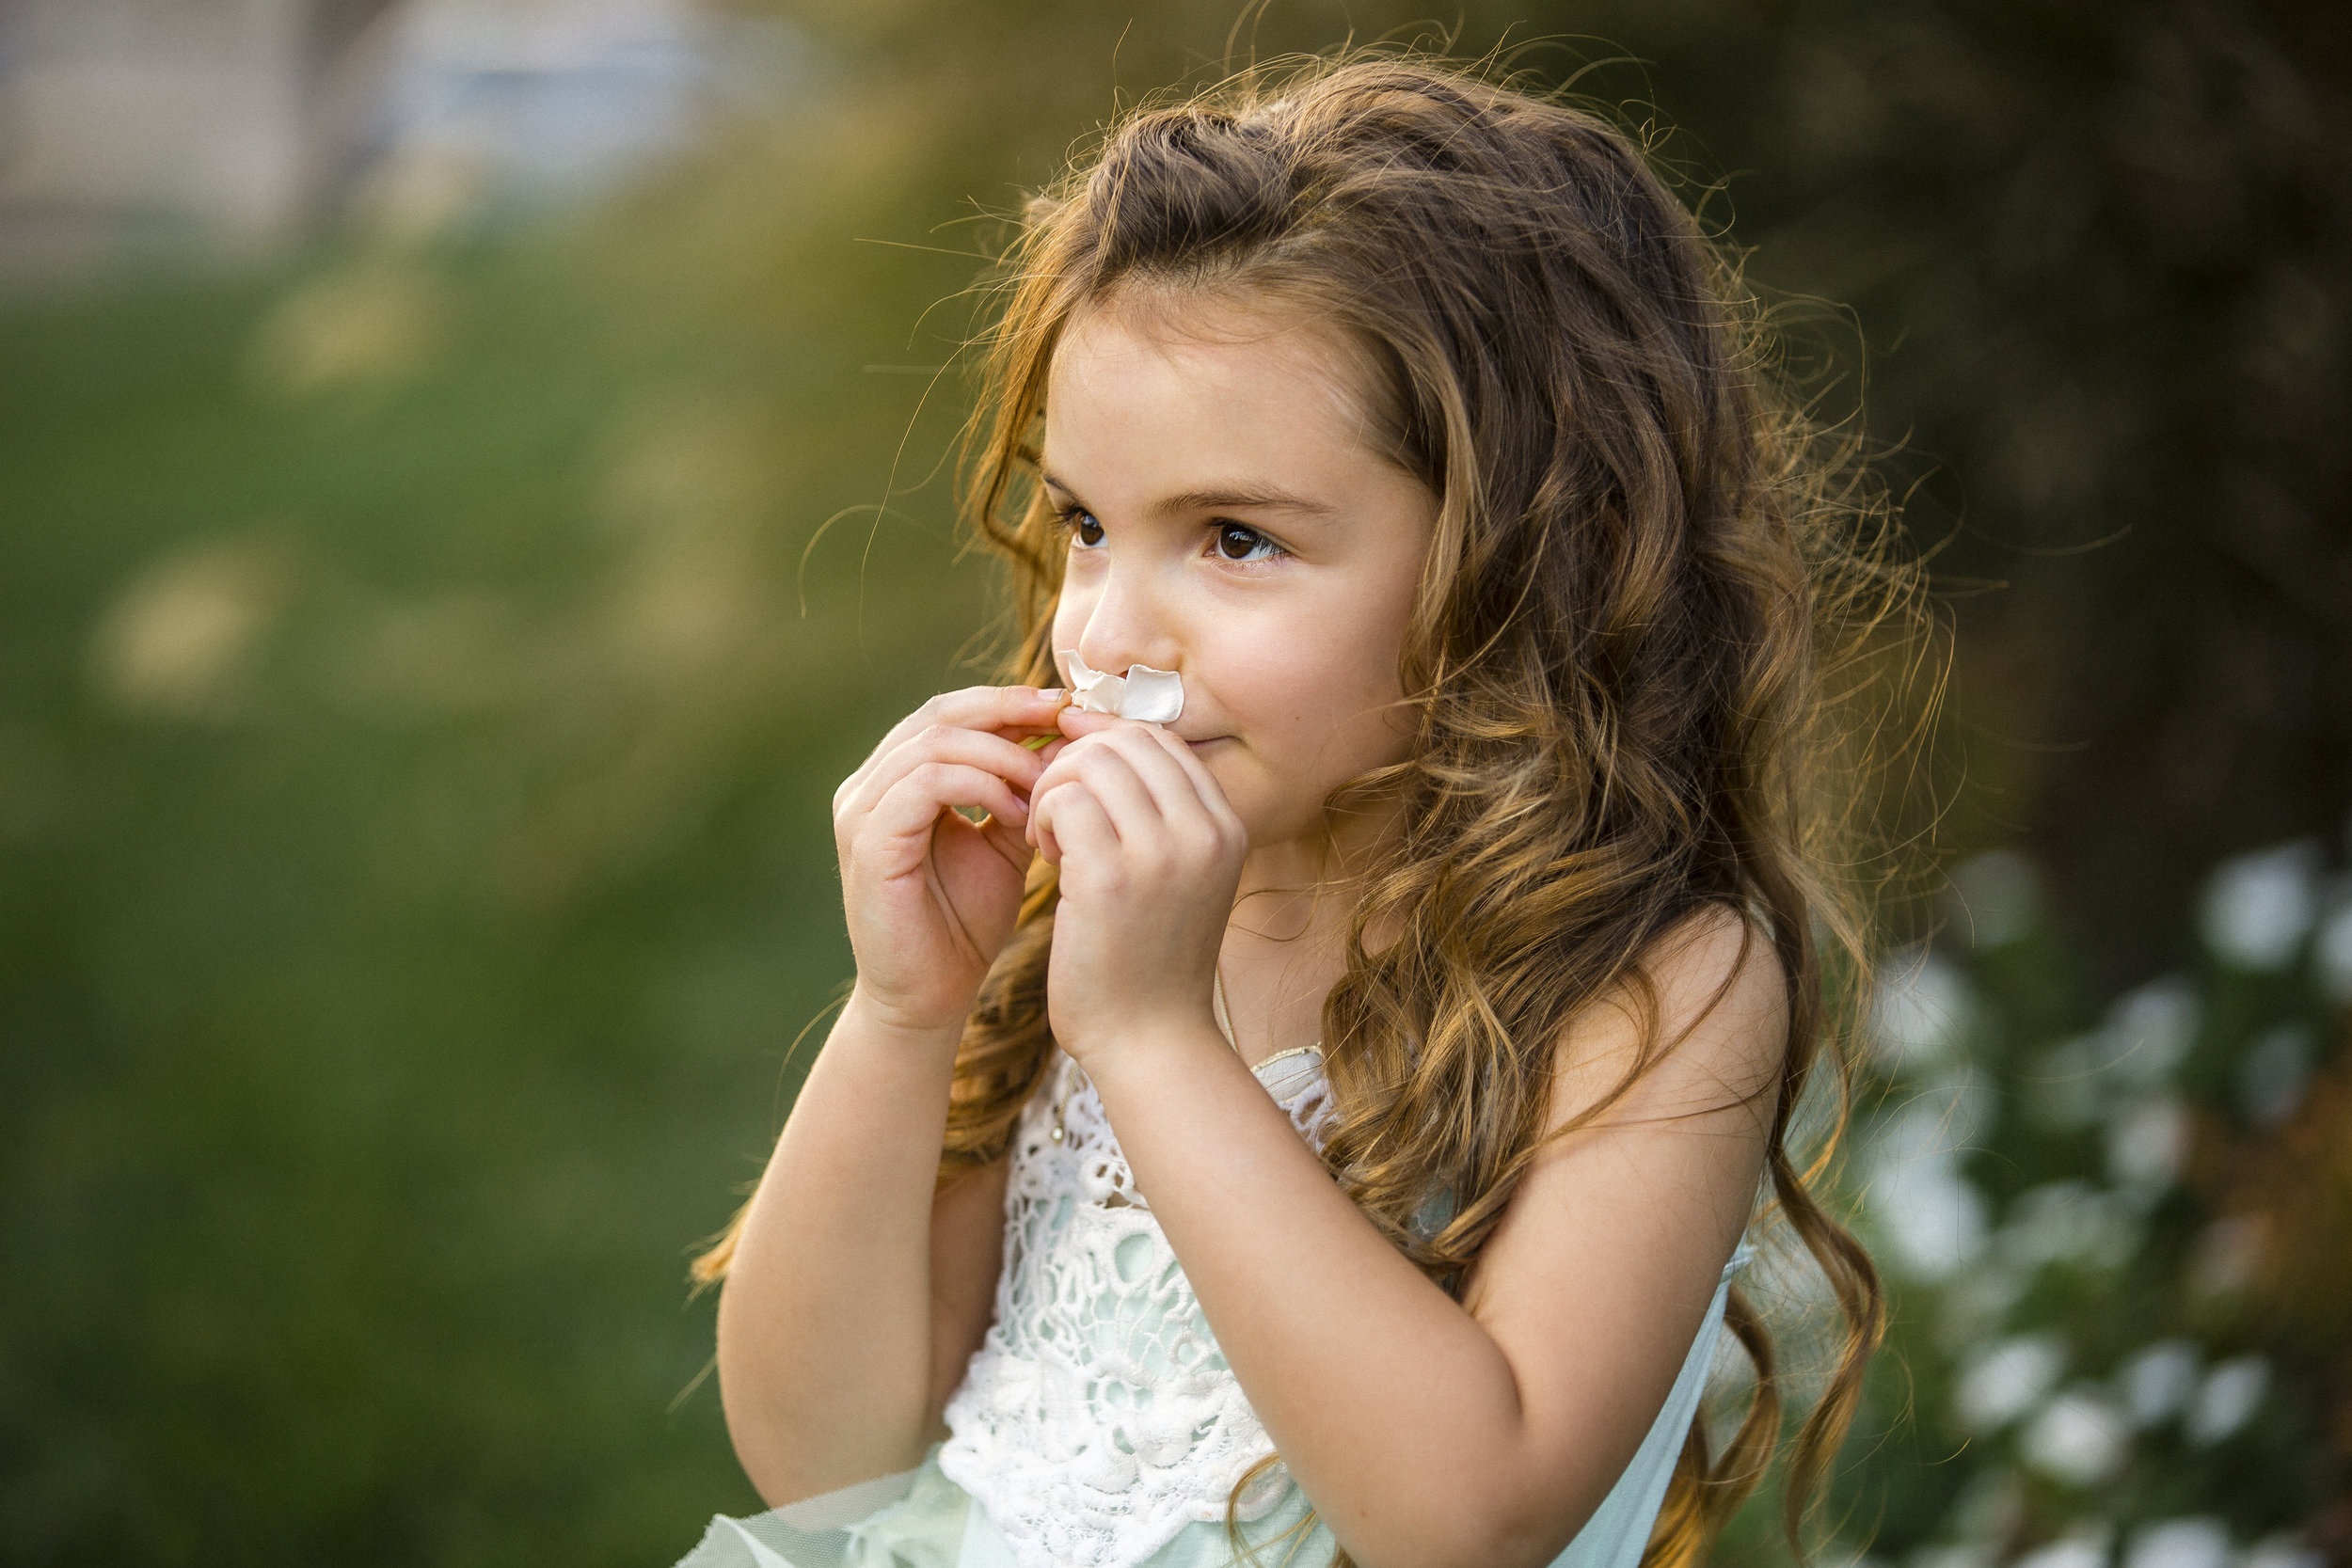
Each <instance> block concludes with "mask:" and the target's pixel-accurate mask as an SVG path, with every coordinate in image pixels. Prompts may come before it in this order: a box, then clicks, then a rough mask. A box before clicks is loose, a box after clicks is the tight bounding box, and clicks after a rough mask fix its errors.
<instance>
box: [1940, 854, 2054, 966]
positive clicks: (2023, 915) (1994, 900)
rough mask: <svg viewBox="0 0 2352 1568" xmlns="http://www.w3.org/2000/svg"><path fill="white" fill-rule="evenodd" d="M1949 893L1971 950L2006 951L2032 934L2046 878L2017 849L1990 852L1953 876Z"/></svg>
mask: <svg viewBox="0 0 2352 1568" xmlns="http://www.w3.org/2000/svg"><path fill="white" fill-rule="evenodd" d="M1951 893H1952V899H1953V901H1954V902H1955V903H1957V904H1959V906H1960V912H1961V926H1960V930H1961V934H1962V935H1963V936H1964V937H1966V938H1967V939H1968V942H1969V945H1971V946H1972V947H1975V948H1978V949H1979V950H1982V949H1984V948H1988V947H2006V946H2007V945H2008V944H2009V943H2010V942H2015V941H2017V940H2018V939H2019V938H2020V937H2023V936H2025V935H2026V933H2027V932H2029V931H2031V930H2032V929H2033V925H2034V918H2035V912H2036V910H2037V908H2038V906H2039V905H2040V904H2041V902H2042V874H2041V872H2039V871H2038V870H2036V869H2035V867H2034V863H2033V862H2031V861H2029V860H2027V859H2026V857H2025V856H2023V855H2021V854H2019V853H2018V852H2017V851H2016V850H2014V849H1992V850H1988V851H1986V852H1985V853H1984V854H1981V855H1978V856H1975V857H1974V858H1972V859H1970V860H1968V861H1965V862H1963V863H1962V864H1961V865H1960V866H1959V867H1958V868H1956V869H1955V870H1954V871H1953V872H1952V886H1951Z"/></svg>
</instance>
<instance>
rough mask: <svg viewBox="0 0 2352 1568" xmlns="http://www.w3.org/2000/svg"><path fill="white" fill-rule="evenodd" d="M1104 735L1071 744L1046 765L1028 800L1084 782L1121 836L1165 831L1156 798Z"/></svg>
mask: <svg viewBox="0 0 2352 1568" xmlns="http://www.w3.org/2000/svg"><path fill="white" fill-rule="evenodd" d="M1111 740H1112V737H1111V736H1102V737H1100V738H1096V739H1091V740H1089V741H1088V742H1087V743H1086V744H1084V745H1073V747H1071V749H1070V750H1069V751H1068V752H1065V753H1064V754H1063V755H1062V756H1061V757H1060V758H1058V759H1057V761H1056V762H1055V763H1054V765H1053V767H1051V768H1047V769H1046V777H1044V778H1042V779H1040V780H1039V781H1038V784H1037V787H1036V788H1035V789H1034V790H1032V791H1031V792H1030V795H1029V799H1030V800H1031V801H1033V802H1034V801H1037V800H1052V799H1053V798H1054V796H1055V795H1057V794H1058V793H1059V792H1060V791H1061V790H1062V789H1063V788H1065V787H1067V786H1068V785H1070V784H1073V783H1081V782H1082V783H1084V784H1085V785H1086V786H1087V787H1088V788H1089V789H1091V790H1092V791H1093V792H1094V796H1095V800H1097V802H1098V803H1099V804H1100V805H1101V806H1102V807H1103V809H1104V811H1105V812H1107V813H1109V814H1110V819H1111V822H1112V823H1113V825H1114V826H1116V827H1117V828H1118V830H1119V836H1120V838H1121V839H1122V840H1128V841H1138V840H1143V839H1150V838H1156V837H1158V836H1160V835H1161V834H1163V833H1165V832H1167V826H1166V823H1165V821H1164V819H1163V818H1162V816H1161V813H1160V808H1159V802H1158V801H1156V800H1153V799H1152V791H1151V790H1150V789H1149V788H1148V787H1147V786H1146V785H1145V784H1144V782H1143V781H1142V780H1141V779H1140V778H1138V777H1136V769H1135V765H1134V764H1133V763H1131V762H1130V761H1129V760H1128V759H1127V758H1126V757H1125V756H1124V755H1123V754H1121V752H1120V751H1119V749H1118V748H1117V747H1116V746H1114V745H1113V744H1111Z"/></svg>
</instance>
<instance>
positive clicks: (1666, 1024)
mask: <svg viewBox="0 0 2352 1568" xmlns="http://www.w3.org/2000/svg"><path fill="white" fill-rule="evenodd" d="M1787 1050H1788V978H1787V976H1786V975H1785V974H1783V973H1782V970H1781V964H1780V958H1779V956H1778V954H1777V953H1776V952H1775V951H1774V949H1773V947H1772V942H1771V941H1770V940H1769V939H1768V938H1767V937H1766V936H1765V935H1764V933H1763V932H1762V931H1760V930H1758V929H1757V928H1756V925H1755V923H1754V922H1753V921H1750V920H1749V919H1747V918H1746V917H1744V916H1742V915H1741V914H1740V913H1739V912H1738V911H1734V910H1732V909H1731V908H1729V907H1728V906H1725V905H1722V904H1710V905H1708V906H1707V907H1705V908H1703V909H1701V910H1698V911H1693V912H1692V914H1690V915H1689V916H1687V917H1686V918H1685V919H1683V920H1682V921H1680V922H1679V923H1677V925H1675V926H1674V927H1671V928H1669V929H1668V930H1666V931H1665V932H1663V933H1662V934H1661V935H1660V936H1659V937H1658V939H1657V940H1656V941H1655V942H1652V943H1651V944H1650V946H1649V948H1648V950H1647V951H1646V952H1645V953H1644V954H1643V956H1642V958H1641V961H1640V962H1639V964H1638V965H1637V966H1636V967H1635V969H1634V970H1633V972H1632V973H1631V974H1629V975H1628V976H1627V978H1626V979H1625V980H1624V981H1622V982H1621V983H1620V984H1618V985H1617V986H1616V987H1615V988H1613V990H1611V991H1610V992H1609V993H1608V994H1606V995H1604V996H1602V997H1601V998H1599V999H1598V1000H1597V1001H1596V1002H1595V1003H1594V1004H1593V1005H1592V1006H1590V1007H1587V1008H1585V1009H1584V1010H1583V1011H1582V1012H1581V1013H1580V1014H1579V1015H1578V1016H1577V1017H1576V1018H1575V1019H1573V1020H1571V1021H1570V1022H1569V1024H1568V1026H1567V1028H1566V1029H1565V1030H1564V1031H1563V1032H1562V1035H1561V1037H1560V1039H1559V1041H1558V1042H1557V1053H1558V1054H1557V1077H1556V1079H1555V1085H1556V1086H1555V1095H1554V1103H1553V1106H1552V1117H1551V1120H1552V1123H1553V1125H1555V1126H1557V1125H1561V1124H1563V1123H1565V1122H1566V1121H1569V1120H1572V1119H1576V1118H1578V1117H1584V1116H1587V1115H1591V1114H1592V1113H1593V1112H1594V1111H1595V1109H1596V1107H1599V1106H1602V1105H1604V1104H1605V1105H1606V1107H1607V1108H1606V1109H1605V1110H1603V1111H1601V1112H1600V1117H1601V1119H1603V1120H1609V1121H1614V1120H1618V1119H1620V1118H1621V1117H1630V1118H1633V1119H1645V1118H1647V1117H1655V1116H1661V1115H1664V1116H1688V1115H1692V1114H1694V1113H1695V1114H1704V1113H1707V1112H1708V1111H1718V1112H1720V1111H1725V1110H1729V1109H1731V1108H1732V1107H1734V1106H1738V1105H1748V1106H1756V1105H1758V1104H1759V1103H1761V1104H1765V1105H1769V1104H1770V1102H1771V1101H1772V1091H1773V1090H1774V1089H1775V1088H1776V1087H1777V1086H1778V1084H1779V1081H1780V1072H1781V1067H1782V1063H1783V1059H1784V1057H1785V1056H1786V1054H1787Z"/></svg>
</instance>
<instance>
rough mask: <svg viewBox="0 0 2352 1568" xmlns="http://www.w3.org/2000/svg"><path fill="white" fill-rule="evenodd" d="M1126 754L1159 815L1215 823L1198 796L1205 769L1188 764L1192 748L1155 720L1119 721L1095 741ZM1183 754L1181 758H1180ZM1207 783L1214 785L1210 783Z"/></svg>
mask: <svg viewBox="0 0 2352 1568" xmlns="http://www.w3.org/2000/svg"><path fill="white" fill-rule="evenodd" d="M1094 744H1096V745H1098V746H1106V747H1109V748H1110V749H1112V750H1113V751H1116V752H1118V753H1119V754H1120V756H1121V757H1123V758H1125V759H1126V761H1127V763H1128V765H1129V766H1130V767H1132V768H1134V769H1135V770H1136V778H1138V779H1140V780H1141V781H1143V786H1144V787H1145V788H1146V789H1149V790H1150V791H1151V792H1152V800H1153V801H1154V802H1155V803H1157V805H1158V806H1159V808H1160V815H1161V816H1165V817H1167V818H1168V820H1169V821H1171V822H1176V821H1184V822H1195V821H1197V822H1200V823H1203V824H1208V825H1212V826H1213V825H1214V824H1215V821H1216V818H1215V817H1214V816H1211V815H1210V813H1209V811H1208V809H1207V806H1206V803H1205V802H1204V801H1203V800H1202V799H1201V785H1202V784H1203V783H1204V782H1206V781H1207V769H1205V768H1199V767H1198V766H1197V765H1196V766H1195V767H1193V768H1187V767H1186V766H1185V762H1189V761H1191V760H1192V757H1191V748H1190V747H1188V746H1186V745H1185V744H1184V742H1183V741H1181V740H1178V739H1176V738H1175V737H1174V736H1171V735H1169V734H1168V732H1167V731H1166V730H1164V729H1162V728H1160V727H1159V726H1158V725H1156V724H1122V725H1120V728H1119V730H1118V731H1117V732H1116V733H1114V734H1112V735H1108V736H1104V738H1103V739H1101V740H1099V741H1096V742H1095V743H1094ZM1180 754H1181V755H1182V756H1183V758H1184V761H1179V760H1178V756H1179V755H1180ZM1210 787H1212V788H1214V787H1215V785H1214V784H1213V783H1212V784H1211V785H1210Z"/></svg>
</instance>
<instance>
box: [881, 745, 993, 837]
mask: <svg viewBox="0 0 2352 1568" xmlns="http://www.w3.org/2000/svg"><path fill="white" fill-rule="evenodd" d="M957 806H977V807H978V808H979V809H980V810H982V811H985V812H987V813H988V814H989V815H990V816H1003V817H1004V818H1005V819H1006V820H1008V821H1010V822H1019V821H1023V820H1025V819H1026V817H1027V816H1028V808H1027V807H1026V806H1025V804H1024V803H1023V801H1022V800H1021V798H1020V797H1019V796H1017V795H1015V794H1014V793H1013V792H1012V790H1011V789H1010V788H1009V787H1008V786H1007V784H1005V781H1004V780H1002V779H1000V778H998V777H997V776H996V775H995V774H993V773H991V772H990V771H988V770H987V769H986V768H972V767H967V766H964V765H962V764H960V763H950V762H927V763H925V764H923V765H922V766H921V767H919V768H915V769H914V770H913V771H912V772H910V773H908V774H907V776H906V777H905V778H903V779H900V780H899V781H898V783H897V784H893V785H892V786H891V787H890V788H889V789H888V790H886V791H884V792H883V794H882V799H881V800H877V801H876V802H874V808H873V810H872V811H871V812H869V813H867V815H866V825H867V826H868V827H869V828H871V829H873V830H874V831H876V832H881V833H882V835H883V836H884V837H885V838H889V839H898V840H901V841H910V840H914V839H918V838H920V839H924V840H926V841H928V839H929V837H930V831H931V829H932V827H933V826H934V825H936V824H937V823H938V821H939V814H940V813H941V812H943V811H947V810H951V809H953V808H955V807H957Z"/></svg>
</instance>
